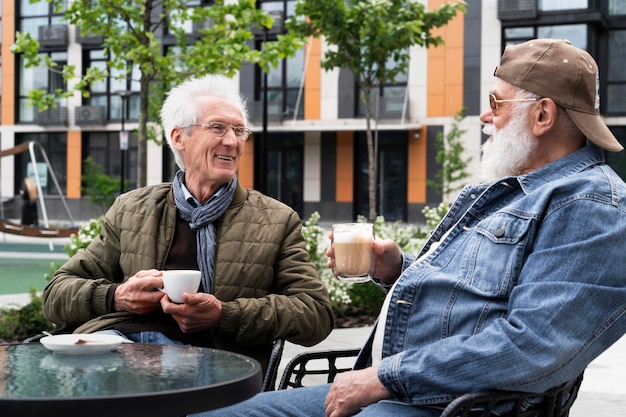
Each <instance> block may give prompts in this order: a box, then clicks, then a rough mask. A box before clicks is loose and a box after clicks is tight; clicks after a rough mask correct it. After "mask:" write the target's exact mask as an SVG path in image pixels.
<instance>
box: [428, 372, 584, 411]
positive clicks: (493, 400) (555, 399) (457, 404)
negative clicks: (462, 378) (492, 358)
mask: <svg viewBox="0 0 626 417" xmlns="http://www.w3.org/2000/svg"><path fill="white" fill-rule="evenodd" d="M582 382H583V374H580V375H579V376H578V378H576V379H575V380H573V381H570V382H566V383H565V384H563V385H560V386H558V387H555V388H552V389H549V390H548V391H546V392H544V393H540V394H537V393H527V392H513V391H501V390H489V391H480V392H474V393H469V394H464V395H461V396H460V397H458V398H456V399H455V400H454V401H452V402H451V403H450V404H448V406H447V407H446V408H445V410H444V411H443V413H442V414H441V416H440V417H469V416H471V417H491V416H493V415H501V416H503V417H567V416H568V415H569V411H570V408H571V407H572V405H573V404H574V401H575V400H576V397H577V395H578V390H579V389H580V385H581V384H582ZM511 404H512V405H513V408H512V409H511V411H507V412H506V414H502V413H501V411H500V412H499V413H498V414H496V412H497V411H498V410H501V408H502V407H503V405H505V406H507V408H508V407H510V405H511ZM477 410H482V413H481V412H480V411H477Z"/></svg>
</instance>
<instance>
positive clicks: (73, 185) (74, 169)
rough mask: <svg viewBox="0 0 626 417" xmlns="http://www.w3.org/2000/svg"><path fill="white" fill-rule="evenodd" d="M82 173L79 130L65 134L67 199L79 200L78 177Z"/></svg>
mask: <svg viewBox="0 0 626 417" xmlns="http://www.w3.org/2000/svg"><path fill="white" fill-rule="evenodd" d="M82 173H83V161H82V140H81V134H80V130H70V131H69V132H67V198H80V196H81V192H80V177H81V175H82Z"/></svg>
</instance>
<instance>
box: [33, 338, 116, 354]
mask: <svg viewBox="0 0 626 417" xmlns="http://www.w3.org/2000/svg"><path fill="white" fill-rule="evenodd" d="M79 339H81V340H83V341H85V343H78V344H77V343H76V342H77V341H78V340H79ZM124 340H125V339H124V338H123V337H121V336H117V335H112V334H97V333H85V334H78V333H76V334H59V335H54V336H46V337H42V338H41V340H40V342H41V344H42V345H43V346H44V347H45V348H46V349H48V350H51V351H53V352H56V353H63V354H66V355H93V354H98V353H105V352H111V351H113V350H115V349H117V347H118V346H119V345H120V344H121V343H122V342H123V341H124Z"/></svg>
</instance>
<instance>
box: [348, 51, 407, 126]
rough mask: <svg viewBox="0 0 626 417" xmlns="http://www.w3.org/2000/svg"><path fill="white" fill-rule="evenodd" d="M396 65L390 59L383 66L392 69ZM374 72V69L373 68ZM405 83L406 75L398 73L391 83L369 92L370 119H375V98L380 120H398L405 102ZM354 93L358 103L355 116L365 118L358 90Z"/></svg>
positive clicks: (363, 104)
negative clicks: (377, 103) (377, 102)
mask: <svg viewBox="0 0 626 417" xmlns="http://www.w3.org/2000/svg"><path fill="white" fill-rule="evenodd" d="M407 53H408V52H407ZM396 65H397V63H396V62H395V61H394V60H392V59H390V60H388V61H387V63H386V64H385V66H386V67H387V68H394V67H395V66H396ZM375 70H376V68H374V71H375ZM407 81H408V75H407V74H402V73H398V75H397V76H396V79H395V80H394V81H393V82H392V81H388V82H386V83H384V84H382V85H378V84H377V85H375V86H374V88H373V89H372V91H371V104H372V107H371V109H372V117H375V112H376V107H375V106H376V98H377V96H378V100H379V108H378V111H379V115H380V118H381V119H399V118H400V117H402V114H403V110H404V104H405V102H406V100H405V99H406V97H405V95H406V92H407V89H406V85H407ZM355 91H357V93H358V94H357V97H355V98H356V100H357V103H358V110H357V112H358V113H357V116H360V117H363V116H365V103H364V102H363V100H362V98H361V94H360V90H359V89H358V88H357V89H355Z"/></svg>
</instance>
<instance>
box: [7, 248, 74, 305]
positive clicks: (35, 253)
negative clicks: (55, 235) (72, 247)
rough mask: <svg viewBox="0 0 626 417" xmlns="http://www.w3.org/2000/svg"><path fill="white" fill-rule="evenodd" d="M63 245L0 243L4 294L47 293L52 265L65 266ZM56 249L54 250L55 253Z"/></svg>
mask: <svg viewBox="0 0 626 417" xmlns="http://www.w3.org/2000/svg"><path fill="white" fill-rule="evenodd" d="M63 246H64V245H63V244H62V243H61V242H53V243H52V248H51V247H50V244H49V242H48V241H47V240H43V241H42V242H41V243H22V242H0V295H6V294H23V293H27V292H29V291H30V289H31V288H35V289H36V290H37V291H41V290H43V288H44V287H45V286H46V284H47V283H48V281H47V280H46V278H45V275H46V274H48V273H50V264H51V263H53V262H55V263H62V262H64V260H65V259H67V254H66V252H65V249H64V248H63ZM51 249H52V250H51Z"/></svg>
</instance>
